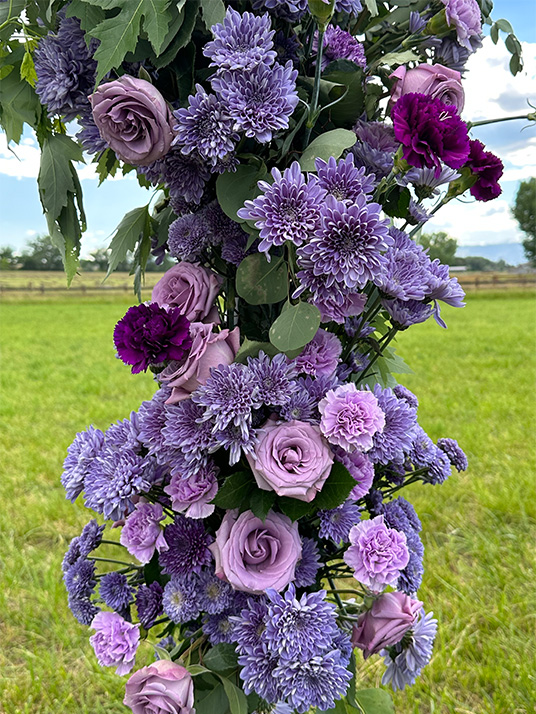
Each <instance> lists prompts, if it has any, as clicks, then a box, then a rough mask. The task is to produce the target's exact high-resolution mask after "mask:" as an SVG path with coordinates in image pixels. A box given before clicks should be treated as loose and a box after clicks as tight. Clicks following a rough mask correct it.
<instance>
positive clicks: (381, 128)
mask: <svg viewBox="0 0 536 714" xmlns="http://www.w3.org/2000/svg"><path fill="white" fill-rule="evenodd" d="M354 132H355V134H356V136H357V142H356V143H355V144H354V145H353V147H352V148H351V149H350V151H351V152H352V154H353V156H354V159H355V162H356V165H357V166H364V167H365V168H366V169H367V171H369V172H371V173H373V174H374V175H375V176H376V179H377V180H380V179H381V178H383V177H384V176H387V175H388V173H389V172H390V171H391V169H392V168H393V157H394V154H395V151H396V150H397V149H398V143H397V141H396V139H395V135H394V132H393V129H392V127H390V126H388V125H386V124H384V123H383V122H374V121H371V122H367V121H362V120H359V121H358V122H357V123H356V125H355V126H354Z"/></svg>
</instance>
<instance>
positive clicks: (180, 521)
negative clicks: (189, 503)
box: [159, 515, 212, 577]
mask: <svg viewBox="0 0 536 714" xmlns="http://www.w3.org/2000/svg"><path fill="white" fill-rule="evenodd" d="M164 536H165V538H166V541H167V544H168V546H169V548H168V550H166V551H164V552H161V553H160V557H159V560H160V565H161V566H162V570H163V571H164V573H167V574H168V575H171V576H175V577H183V576H185V575H190V574H192V573H200V572H201V569H202V568H203V566H204V565H208V564H209V563H210V562H211V560H212V555H211V553H210V550H209V549H208V546H209V545H210V543H211V542H212V537H211V536H210V535H208V533H207V532H206V531H205V528H204V526H203V524H202V523H201V522H200V521H198V520H192V519H191V518H185V517H184V516H181V515H178V516H177V517H176V518H175V521H174V522H173V523H171V524H170V525H169V526H166V528H165V530H164Z"/></svg>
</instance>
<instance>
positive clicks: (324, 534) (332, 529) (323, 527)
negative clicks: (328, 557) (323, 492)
mask: <svg viewBox="0 0 536 714" xmlns="http://www.w3.org/2000/svg"><path fill="white" fill-rule="evenodd" d="M318 516H319V518H320V528H319V530H318V535H319V536H320V537H321V538H329V540H332V541H333V542H334V543H336V544H339V543H340V542H341V541H347V540H348V534H349V533H350V529H351V528H353V526H355V525H356V523H359V521H360V520H361V509H360V508H359V506H356V505H355V503H353V502H352V501H345V502H344V503H342V504H341V505H340V506H337V508H332V509H330V510H328V511H319V512H318Z"/></svg>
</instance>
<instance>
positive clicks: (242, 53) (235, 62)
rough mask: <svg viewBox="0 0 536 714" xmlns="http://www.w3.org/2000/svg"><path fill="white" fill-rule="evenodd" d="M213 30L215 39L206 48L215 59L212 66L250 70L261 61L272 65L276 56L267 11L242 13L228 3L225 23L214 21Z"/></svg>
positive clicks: (272, 32) (205, 51)
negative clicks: (262, 13)
mask: <svg viewBox="0 0 536 714" xmlns="http://www.w3.org/2000/svg"><path fill="white" fill-rule="evenodd" d="M211 32H212V36H213V37H214V39H213V40H212V41H211V42H207V44H206V45H205V47H204V49H203V54H204V55H205V57H208V58H209V59H211V60H212V62H211V63H210V66H211V67H218V68H219V69H230V70H237V69H238V70H246V71H248V70H251V69H253V68H254V67H256V66H257V65H259V64H265V65H271V64H272V63H273V62H274V60H275V59H276V56H277V55H276V52H274V50H273V46H274V44H273V37H274V31H273V30H271V29H270V16H269V15H268V14H267V13H265V14H264V15H260V16H255V15H253V14H252V13H251V12H244V13H243V14H242V15H241V14H240V13H239V12H237V11H236V10H233V8H232V7H229V8H227V13H226V15H225V19H224V20H223V24H219V23H218V24H217V25H212V27H211Z"/></svg>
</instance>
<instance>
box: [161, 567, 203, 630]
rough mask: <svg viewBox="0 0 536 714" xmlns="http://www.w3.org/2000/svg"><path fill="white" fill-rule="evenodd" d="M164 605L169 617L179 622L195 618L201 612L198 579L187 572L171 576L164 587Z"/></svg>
mask: <svg viewBox="0 0 536 714" xmlns="http://www.w3.org/2000/svg"><path fill="white" fill-rule="evenodd" d="M162 607H163V609H164V612H165V613H166V615H167V616H168V617H169V619H170V620H172V621H173V622H175V623H177V624H180V623H183V622H188V621H189V620H195V618H196V617H197V616H198V615H199V612H200V604H199V600H198V593H197V579H194V577H193V576H188V575H187V574H184V575H183V576H182V577H174V578H171V580H170V581H169V582H168V583H167V584H166V586H165V587H164V596H163V599H162Z"/></svg>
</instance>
